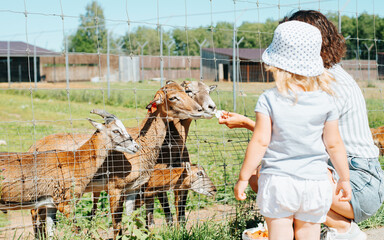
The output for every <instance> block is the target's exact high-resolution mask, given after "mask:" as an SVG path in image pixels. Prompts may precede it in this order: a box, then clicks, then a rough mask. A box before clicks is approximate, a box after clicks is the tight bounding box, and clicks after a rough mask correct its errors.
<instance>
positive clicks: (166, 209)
mask: <svg viewBox="0 0 384 240" xmlns="http://www.w3.org/2000/svg"><path fill="white" fill-rule="evenodd" d="M368 2H369V4H368V3H366V2H363V1H355V2H354V3H353V2H351V3H350V1H336V0H333V1H284V2H283V1H275V2H273V3H271V2H270V1H255V0H252V1H250V0H236V1H226V2H225V3H221V2H216V1H212V0H211V1H200V2H195V1H187V0H185V1H183V2H177V3H174V2H173V3H172V2H162V1H158V0H157V1H147V4H148V6H145V5H136V4H135V3H133V2H131V1H120V5H121V6H120V5H119V6H120V11H121V13H116V15H113V14H110V13H109V15H107V11H105V12H104V11H103V8H104V9H108V6H109V3H108V4H107V3H101V2H100V1H99V2H98V1H93V2H91V1H90V2H89V3H88V4H87V6H86V9H85V13H81V15H80V16H78V15H74V14H73V13H72V11H70V10H69V8H70V7H71V5H69V4H68V3H66V2H64V1H59V2H58V3H55V7H56V8H55V9H56V10H52V11H50V10H44V11H42V9H45V8H42V7H41V5H40V4H37V2H36V1H32V0H24V1H21V2H16V3H15V5H12V6H9V8H8V7H7V6H6V5H5V7H3V9H2V10H0V15H1V14H3V15H5V16H7V17H8V18H10V19H16V20H15V23H12V27H13V28H14V29H15V30H13V31H12V32H13V33H12V34H8V33H2V34H1V39H2V40H3V41H0V82H1V83H0V97H1V102H2V104H1V105H2V106H1V108H2V110H1V111H0V116H1V118H0V151H1V153H0V158H1V160H2V163H1V164H0V165H1V169H0V171H1V172H0V178H1V180H2V182H1V192H0V194H1V198H0V207H1V209H3V210H4V213H3V214H2V213H0V238H4V239H12V238H18V237H19V236H21V237H22V238H26V239H28V238H30V239H33V237H34V232H35V233H36V232H37V233H38V234H39V232H40V233H41V232H42V231H45V230H47V231H48V232H49V233H48V237H49V236H50V235H49V234H53V236H54V237H56V238H58V239H60V238H65V237H68V236H71V237H73V236H84V235H81V234H82V233H84V232H86V234H88V235H86V236H87V237H90V238H104V239H105V238H112V237H113V236H114V234H117V233H118V231H122V232H123V233H126V234H132V232H129V231H130V229H132V228H131V226H132V222H134V220H132V219H134V217H132V216H136V215H135V214H139V215H141V216H145V218H146V219H147V220H148V224H149V225H150V226H151V229H156V228H158V227H160V226H164V225H166V224H167V223H170V222H171V221H173V222H186V224H187V226H188V227H192V226H194V225H196V224H199V223H203V222H207V221H213V222H215V223H223V222H230V221H231V219H233V218H235V217H236V215H237V214H238V213H237V211H236V208H238V207H239V203H238V202H236V201H235V199H234V196H233V185H234V183H235V182H236V180H237V176H238V172H239V169H240V167H241V164H242V160H243V158H244V154H245V150H246V147H247V144H248V142H249V139H250V138H251V135H252V132H251V131H248V130H245V129H229V128H227V127H225V126H222V125H219V124H218V123H217V119H216V118H215V117H214V111H215V109H219V110H220V109H223V110H227V111H235V112H238V113H241V114H244V115H246V116H248V117H250V118H254V107H255V105H256V102H257V99H258V96H259V95H260V94H261V93H262V92H263V91H264V90H266V89H269V88H271V87H273V86H274V82H273V78H272V76H271V75H270V74H269V73H267V72H265V70H264V65H263V62H262V60H261V54H262V52H263V51H264V49H265V48H266V47H267V46H268V44H269V43H270V42H271V40H272V37H273V31H274V29H275V27H276V26H277V25H278V21H279V20H281V19H282V18H283V17H284V16H286V15H289V14H290V13H291V12H294V11H297V10H300V9H315V10H318V11H320V12H322V13H324V14H326V15H327V17H328V18H329V19H330V20H331V21H333V22H334V23H335V25H336V26H338V29H339V31H340V32H341V33H342V34H343V36H344V37H345V39H346V43H347V47H348V49H347V54H346V56H345V58H344V59H343V61H342V62H341V65H342V66H343V68H344V69H345V70H346V71H347V72H348V73H349V74H351V75H352V76H353V77H354V79H355V80H356V81H357V82H358V84H359V86H360V88H361V90H362V92H363V95H364V97H365V100H366V104H367V111H368V117H369V122H370V127H371V128H376V130H372V131H373V134H374V139H375V143H376V144H377V145H378V146H379V148H380V149H381V153H382V152H383V144H384V140H383V137H382V136H383V135H382V134H384V133H383V132H382V129H380V128H379V127H380V126H382V125H384V104H383V103H384V99H383V93H382V90H383V83H382V81H381V79H382V75H383V74H382V71H381V70H382V66H383V62H382V60H383V59H382V55H383V53H382V52H384V49H383V48H384V46H383V42H382V41H383V40H382V38H383V36H381V35H380V34H382V30H383V29H382V26H384V25H382V24H381V23H382V21H384V18H382V16H380V15H377V13H378V11H377V8H376V7H375V4H376V5H378V6H379V7H383V6H382V5H381V3H378V2H377V1H374V0H372V1H368ZM196 5H198V7H196ZM221 5H224V7H223V6H221ZM139 6H140V7H141V8H145V9H147V11H146V14H145V16H142V17H141V18H138V19H135V18H133V17H132V16H137V15H135V14H134V12H135V11H138V9H136V8H139ZM117 8H119V7H117ZM167 9H172V13H169V12H168V11H169V10H167ZM83 10H84V9H83ZM140 11H141V10H140ZM163 12H164V13H163ZM198 19H200V20H199V21H198ZM201 19H202V20H201ZM74 22H76V23H75V24H74ZM79 22H80V24H79ZM195 22H199V23H200V22H203V24H202V25H201V26H197V25H196V23H195ZM44 23H46V24H49V25H50V26H53V28H54V30H42V31H37V30H36V29H37V27H36V26H39V25H44ZM4 24H9V23H4ZM68 26H71V27H70V28H69V27H68ZM44 29H45V28H44ZM42 39H44V40H42ZM57 39H60V44H56V45H54V44H52V42H55V41H56V42H57ZM41 42H48V43H49V44H46V45H47V46H49V47H48V48H49V49H55V50H48V49H46V48H43V47H40V46H39V45H38V44H39V43H41ZM168 80H173V81H174V82H176V83H170V84H166V82H167V81H168ZM199 81H201V83H202V84H197V83H198V82H199ZM215 85H217V87H216V88H215ZM163 86H165V87H166V91H164V90H161V87H163ZM214 88H215V89H214ZM92 109H102V110H105V111H107V112H108V113H111V114H113V115H114V117H112V116H110V115H106V113H103V114H100V112H99V114H98V115H100V116H101V117H102V118H103V120H101V118H99V120H97V118H98V117H97V116H96V115H92V114H89V112H90V111H91V110H92ZM202 112H203V113H202ZM86 118H93V119H95V120H97V121H98V122H102V121H104V123H105V125H104V127H100V126H99V125H97V124H96V123H94V124H93V125H94V127H92V125H91V124H90V123H89V122H88V121H87V120H86ZM115 118H116V119H119V120H121V123H122V124H123V125H124V127H122V125H121V124H116V121H115V122H114V123H115V124H116V125H113V124H112V123H111V122H113V121H112V120H111V119H115ZM180 119H181V120H180ZM124 128H127V134H125V133H123V132H124V130H123V129H124ZM96 129H98V130H97V131H96ZM111 134H112V135H111ZM113 134H117V135H119V137H122V140H121V142H124V144H128V143H131V145H124V146H120V145H119V144H120V143H121V142H120V143H119V142H115V141H113V139H115V137H116V136H114V137H113ZM134 142H137V144H138V145H139V146H140V149H136V150H137V151H136V150H135V149H134V148H135V147H134V146H133V145H134ZM123 148H124V149H123ZM132 148H133V150H132ZM380 161H381V163H382V166H383V158H382V157H381V158H380ZM251 199H253V200H254V198H252V197H251ZM250 205H252V206H254V201H251V202H250ZM20 209H21V210H20ZM135 209H139V210H135ZM145 209H147V211H145ZM30 210H32V211H30ZM56 210H58V213H56ZM6 211H8V212H6ZM171 219H172V220H171ZM152 220H153V221H152ZM120 222H121V223H120ZM75 228H76V229H75ZM50 230H52V231H51V232H50ZM75 230H77V231H75ZM67 232H70V233H72V232H73V235H71V234H69V235H67ZM136 234H138V233H136Z"/></svg>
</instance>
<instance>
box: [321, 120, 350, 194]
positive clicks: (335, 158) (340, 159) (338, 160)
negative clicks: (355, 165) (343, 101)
mask: <svg viewBox="0 0 384 240" xmlns="http://www.w3.org/2000/svg"><path fill="white" fill-rule="evenodd" d="M323 141H324V144H325V147H326V148H327V152H328V154H329V156H330V158H331V162H332V164H333V166H334V167H335V169H336V171H337V173H338V174H339V176H340V179H339V181H338V183H337V187H336V195H338V194H339V192H340V190H343V194H342V197H341V198H340V201H349V200H351V196H352V190H351V184H350V182H349V167H348V160H347V153H346V151H345V147H344V143H343V140H342V139H341V136H340V133H339V125H338V120H334V121H327V122H325V125H324V132H323Z"/></svg>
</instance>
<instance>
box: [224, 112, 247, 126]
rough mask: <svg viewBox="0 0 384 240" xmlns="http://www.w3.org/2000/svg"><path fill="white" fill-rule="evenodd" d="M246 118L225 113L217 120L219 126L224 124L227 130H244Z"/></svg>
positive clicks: (236, 114)
mask: <svg viewBox="0 0 384 240" xmlns="http://www.w3.org/2000/svg"><path fill="white" fill-rule="evenodd" d="M247 120H248V118H247V117H245V116H243V115H240V114H238V113H233V112H225V111H223V114H222V115H221V116H220V118H219V123H220V124H225V125H227V127H229V128H231V129H232V128H244V127H245V126H244V124H245V123H246V122H247Z"/></svg>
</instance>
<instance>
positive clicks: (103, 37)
mask: <svg viewBox="0 0 384 240" xmlns="http://www.w3.org/2000/svg"><path fill="white" fill-rule="evenodd" d="M68 40H69V44H68V49H69V51H70V52H85V53H97V52H98V49H99V50H100V52H106V51H107V29H106V26H105V18H104V13H103V9H102V8H101V6H99V5H98V4H97V2H96V1H93V2H92V3H90V4H88V5H87V6H86V13H85V15H80V26H79V27H78V29H77V31H76V33H75V34H74V35H72V36H70V37H69V39H68Z"/></svg>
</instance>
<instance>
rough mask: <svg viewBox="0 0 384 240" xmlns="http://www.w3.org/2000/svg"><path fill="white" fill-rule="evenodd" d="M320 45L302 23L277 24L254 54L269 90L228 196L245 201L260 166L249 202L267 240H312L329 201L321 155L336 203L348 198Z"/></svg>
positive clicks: (260, 104)
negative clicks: (332, 175)
mask: <svg viewBox="0 0 384 240" xmlns="http://www.w3.org/2000/svg"><path fill="white" fill-rule="evenodd" d="M321 39H322V38H321V34H320V31H319V30H318V29H317V28H316V27H313V26H312V25H310V24H307V23H304V22H299V21H289V22H286V23H282V24H280V25H279V26H278V27H277V28H276V30H275V33H274V37H273V40H272V43H271V45H270V46H269V47H268V48H267V50H266V51H265V52H264V54H263V56H262V59H263V61H264V63H265V64H267V65H268V66H267V71H271V72H272V74H273V76H274V79H275V81H276V88H273V89H270V90H267V91H265V92H264V93H263V94H262V95H261V96H260V98H259V100H258V103H257V105H256V109H255V111H256V126H255V128H254V132H253V136H252V139H251V141H250V142H249V145H248V148H247V152H246V154H245V159H244V163H243V166H242V168H241V170H240V175H239V180H238V182H237V183H236V186H235V189H234V191H235V197H236V199H238V200H244V199H245V198H246V195H245V189H246V187H247V185H248V180H249V178H250V177H251V175H252V174H253V172H254V171H255V170H256V168H257V166H258V165H259V163H260V161H261V166H262V167H261V170H260V178H259V184H258V185H259V189H258V194H257V204H258V207H259V209H260V212H261V214H262V215H263V216H264V217H265V219H266V221H267V224H268V229H269V239H270V240H283V239H293V236H295V239H297V240H300V239H303V240H304V239H305V240H310V239H319V236H320V223H322V222H324V221H325V219H326V214H327V212H328V211H329V208H330V206H331V203H332V191H333V189H332V186H331V184H330V182H329V181H328V176H327V171H328V170H327V161H328V158H329V156H330V158H331V159H332V163H333V166H334V167H335V169H336V171H337V173H338V175H339V176H340V178H339V181H338V184H337V188H336V192H341V195H340V196H341V197H340V199H339V201H349V200H350V199H351V186H350V183H349V171H348V165H347V158H346V152H345V148H344V145H343V142H342V140H341V137H340V134H339V129H338V120H337V119H338V112H337V110H336V108H335V104H334V99H333V97H332V95H333V92H332V90H331V89H330V84H331V82H332V81H333V78H332V77H331V76H330V75H329V74H328V73H327V72H326V71H325V70H324V67H323V61H322V59H321V57H320V50H321V43H322V40H321ZM328 154H329V156H328ZM293 223H294V226H295V227H294V229H293V227H292V225H293Z"/></svg>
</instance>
